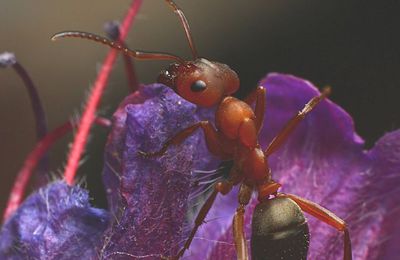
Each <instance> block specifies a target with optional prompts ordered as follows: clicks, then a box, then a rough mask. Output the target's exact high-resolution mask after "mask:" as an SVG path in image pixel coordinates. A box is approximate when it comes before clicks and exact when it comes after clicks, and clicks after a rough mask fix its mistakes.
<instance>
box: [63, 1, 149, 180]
mask: <svg viewBox="0 0 400 260" xmlns="http://www.w3.org/2000/svg"><path fill="white" fill-rule="evenodd" d="M141 4H142V0H134V1H133V2H132V4H131V6H130V8H129V10H128V13H127V15H126V16H125V19H124V21H123V23H122V25H121V31H120V32H121V34H120V39H119V40H120V41H121V42H123V41H125V39H126V36H127V34H128V31H129V29H130V27H131V25H132V22H133V19H134V18H135V16H136V14H137V12H138V10H139V8H140V6H141ZM117 54H118V50H115V49H111V50H110V51H109V53H108V55H107V57H106V59H105V61H104V63H103V66H102V68H101V70H100V73H99V75H98V77H97V80H96V82H95V84H94V86H93V89H92V93H91V95H90V97H89V99H88V101H87V105H86V108H85V111H84V112H83V116H82V119H81V121H80V123H79V127H78V132H77V134H76V136H75V139H74V142H73V144H72V148H71V150H70V153H69V158H68V162H67V166H66V168H65V171H64V178H65V181H66V182H67V183H68V184H69V185H73V183H74V178H75V174H76V171H77V169H78V166H79V161H80V159H81V156H82V153H83V151H84V149H85V146H86V142H87V137H88V135H89V131H90V128H91V126H92V124H93V121H94V119H95V114H96V110H97V107H98V105H99V103H100V99H101V97H102V95H103V92H104V89H105V88H106V85H107V81H108V78H109V75H110V72H111V70H112V67H113V64H114V62H115V59H116V57H117Z"/></svg>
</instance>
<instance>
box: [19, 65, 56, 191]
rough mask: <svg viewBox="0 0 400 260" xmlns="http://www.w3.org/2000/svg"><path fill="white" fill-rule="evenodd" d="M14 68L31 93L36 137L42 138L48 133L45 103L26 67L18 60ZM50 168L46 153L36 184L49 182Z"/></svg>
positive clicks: (40, 165) (38, 171) (40, 184)
mask: <svg viewBox="0 0 400 260" xmlns="http://www.w3.org/2000/svg"><path fill="white" fill-rule="evenodd" d="M13 68H14V70H15V71H16V72H17V74H18V75H19V76H20V77H21V79H22V81H23V82H24V84H25V86H26V89H27V91H28V93H29V97H30V99H31V105H32V110H33V114H34V116H35V124H36V139H37V140H40V139H42V138H43V137H44V136H45V135H46V134H47V120H46V113H45V112H44V109H43V105H42V102H41V100H40V97H39V94H38V91H37V88H36V86H35V84H34V83H33V81H32V79H31V78H30V77H29V74H28V73H27V72H26V70H25V69H24V67H23V66H22V65H21V64H20V63H19V62H16V63H15V64H14V65H13ZM48 169H49V158H48V156H47V155H44V156H43V158H42V159H41V161H40V163H39V167H38V169H37V174H36V186H38V187H40V186H42V185H44V184H45V183H46V182H47V172H48Z"/></svg>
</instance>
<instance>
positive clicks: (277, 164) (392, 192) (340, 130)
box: [198, 74, 400, 259]
mask: <svg viewBox="0 0 400 260" xmlns="http://www.w3.org/2000/svg"><path fill="white" fill-rule="evenodd" d="M261 84H262V85H264V86H265V87H266V88H267V111H266V115H265V125H264V127H263V130H262V132H261V133H262V134H261V136H260V140H261V144H262V146H263V147H266V145H267V144H268V143H269V142H270V141H271V140H272V138H273V137H274V136H275V135H276V134H277V133H278V132H279V130H280V129H281V128H282V127H283V126H284V124H285V123H286V122H287V121H288V120H289V119H290V118H291V117H292V116H293V115H294V114H295V113H297V111H299V110H300V109H302V107H303V106H304V104H305V103H306V102H308V100H309V99H310V98H312V97H313V96H315V95H317V94H318V92H317V90H316V88H315V87H314V86H312V85H311V84H310V83H309V82H307V81H304V80H302V79H299V78H296V77H293V76H288V75H281V74H270V75H268V77H267V78H266V79H264V80H263V81H262V82H261ZM399 137H400V135H399V131H397V132H393V133H391V134H388V135H386V136H385V137H383V138H382V139H381V140H380V141H379V142H378V143H377V144H376V146H375V148H373V149H372V150H371V151H370V152H368V153H366V152H365V151H363V141H362V139H361V138H360V137H359V136H358V135H357V134H356V133H355V131H354V126H353V121H352V119H351V117H350V116H349V115H348V114H347V113H346V112H345V111H344V110H343V109H341V108H340V107H338V106H337V105H335V104H334V103H332V102H330V101H324V102H322V103H321V104H320V105H318V107H317V108H316V109H315V110H314V111H313V112H312V113H310V115H308V116H307V118H306V119H305V120H304V122H302V123H301V125H299V127H298V128H297V129H296V130H295V132H294V133H293V134H292V136H291V137H290V139H289V140H288V142H287V143H286V144H285V145H284V146H283V147H282V148H281V149H280V150H279V151H277V152H276V153H275V154H274V155H272V156H271V158H270V160H269V161H270V165H271V169H272V174H273V178H274V179H276V180H278V181H279V182H281V183H282V184H283V185H284V186H283V189H282V190H283V191H284V192H288V193H293V194H296V195H299V196H301V197H304V198H307V199H309V200H312V201H314V202H317V203H319V204H321V205H322V206H324V207H327V208H328V209H330V210H332V211H333V212H334V213H335V214H337V215H338V216H339V217H342V218H344V219H345V220H346V222H347V223H348V226H349V229H350V234H351V237H352V243H353V256H354V259H391V258H390V257H394V254H395V250H396V249H397V247H396V245H397V244H398V243H399V242H400V240H398V238H400V236H399V235H398V234H396V232H394V231H393V230H394V229H396V230H399V229H398V228H399V225H398V224H396V223H397V221H395V220H396V217H398V216H400V213H399V209H398V207H396V204H395V202H396V200H395V198H396V197H399V196H400V194H399V192H400V190H399V189H398V185H399V183H400V182H399V181H400V180H399V178H400V174H399V173H400V171H399V169H400V152H399V149H400V141H399V140H400V138H399ZM228 196H229V197H230V198H231V199H230V201H232V202H233V204H232V205H230V209H229V211H230V212H232V211H233V210H234V208H235V207H236V205H237V203H236V202H234V200H233V199H234V198H235V194H229V195H228ZM227 200H228V201H229V199H227ZM220 203H221V202H218V201H217V202H216V204H215V205H214V209H213V210H215V211H217V210H218V209H219V208H220V207H221V204H220ZM255 203H257V202H256V201H255V200H253V202H252V205H250V206H249V207H248V209H247V211H246V222H247V226H246V230H247V232H246V233H247V234H248V235H247V236H248V237H250V235H249V234H250V226H249V224H250V221H251V218H250V216H251V215H252V210H253V207H254V204H255ZM225 207H228V206H227V205H225ZM211 214H216V213H214V212H212V213H211ZM231 219H232V216H231V217H227V218H225V219H224V221H221V222H223V223H222V224H221V223H220V224H221V225H222V226H223V227H225V229H226V232H224V233H222V234H219V235H220V237H219V238H218V239H216V240H217V241H219V242H218V243H214V244H215V245H216V246H214V247H212V248H213V249H212V252H210V253H209V254H208V256H209V259H235V257H236V254H235V251H234V246H233V244H232V242H233V240H232V235H231V226H230V224H229V223H230V221H231ZM308 219H309V223H310V230H311V246H310V250H309V258H310V259H341V257H342V253H343V252H342V250H343V241H342V235H341V234H340V233H339V232H337V231H336V230H334V229H333V228H331V227H329V226H327V225H326V224H324V223H322V222H319V221H317V220H315V218H313V217H311V216H308ZM203 229H204V230H203V232H204V233H212V230H217V229H216V227H215V226H213V225H212V224H211V223H208V224H207V225H204V227H203ZM397 233H399V232H397ZM214 237H215V234H214ZM210 247H211V243H210ZM198 259H200V258H198Z"/></svg>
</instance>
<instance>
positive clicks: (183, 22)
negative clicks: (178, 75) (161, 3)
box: [165, 0, 198, 60]
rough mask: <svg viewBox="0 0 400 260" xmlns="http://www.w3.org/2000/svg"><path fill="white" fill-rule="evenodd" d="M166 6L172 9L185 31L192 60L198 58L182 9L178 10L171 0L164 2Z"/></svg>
mask: <svg viewBox="0 0 400 260" xmlns="http://www.w3.org/2000/svg"><path fill="white" fill-rule="evenodd" d="M165 1H166V2H167V4H168V5H169V6H170V7H171V8H172V10H173V11H174V13H175V14H177V15H178V16H179V19H180V20H181V24H182V26H183V29H184V30H185V34H186V38H187V40H188V42H189V46H190V49H191V51H192V55H193V59H194V60H195V59H197V58H198V54H197V50H196V46H195V45H194V42H193V38H192V34H191V33H190V27H189V23H188V20H187V19H186V17H185V14H184V13H183V11H182V9H180V8H179V7H178V6H177V5H176V4H175V3H174V2H173V1H172V0H165Z"/></svg>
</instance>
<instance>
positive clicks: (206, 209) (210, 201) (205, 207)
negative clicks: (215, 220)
mask: <svg viewBox="0 0 400 260" xmlns="http://www.w3.org/2000/svg"><path fill="white" fill-rule="evenodd" d="M217 194H218V191H217V190H214V191H213V193H211V195H210V196H209V197H208V199H207V200H206V202H205V203H204V205H203V206H202V207H201V209H200V211H199V213H198V214H197V217H196V219H195V221H194V223H195V224H194V227H193V229H192V231H191V232H190V235H189V237H188V239H187V240H186V242H185V244H184V245H183V247H182V248H181V249H180V250H179V252H178V254H177V255H176V256H174V257H172V259H179V258H181V257H182V256H183V254H184V253H185V251H186V250H187V249H188V248H189V247H190V244H191V243H192V240H193V238H194V235H195V234H196V232H197V230H198V229H199V227H200V226H201V225H202V224H203V223H204V219H205V218H206V216H207V214H208V212H209V211H210V209H211V207H212V205H213V204H214V201H215V198H216V197H217Z"/></svg>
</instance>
